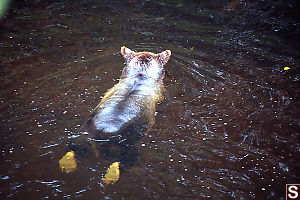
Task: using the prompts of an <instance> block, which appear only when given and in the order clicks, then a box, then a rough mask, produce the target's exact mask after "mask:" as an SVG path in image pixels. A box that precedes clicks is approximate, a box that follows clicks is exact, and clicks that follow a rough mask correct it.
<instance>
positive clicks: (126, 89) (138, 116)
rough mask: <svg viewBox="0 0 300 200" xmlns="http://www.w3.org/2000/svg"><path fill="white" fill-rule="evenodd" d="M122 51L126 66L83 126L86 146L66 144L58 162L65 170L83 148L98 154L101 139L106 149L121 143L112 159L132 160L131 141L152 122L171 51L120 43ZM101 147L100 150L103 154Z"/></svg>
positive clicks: (136, 139) (143, 132) (74, 163)
mask: <svg viewBox="0 0 300 200" xmlns="http://www.w3.org/2000/svg"><path fill="white" fill-rule="evenodd" d="M121 54H122V55H123V57H124V58H125V60H126V66H125V67H124V69H123V71H122V75H121V77H120V80H119V82H118V83H117V84H116V85H115V86H114V87H113V88H111V89H109V90H108V91H107V92H106V94H105V95H104V97H103V98H102V100H101V102H100V103H99V104H98V106H96V108H95V109H94V111H93V112H92V113H91V115H90V116H89V118H88V120H87V123H86V126H85V129H86V131H87V133H88V134H85V135H88V139H89V140H90V142H89V145H88V146H89V147H86V143H84V144H82V143H81V142H80V144H78V143H77V144H73V143H72V144H71V145H69V152H68V153H67V154H66V155H65V156H64V157H63V158H62V159H61V160H60V161H59V165H60V168H61V170H62V171H64V172H71V171H74V170H75V169H76V159H75V158H74V157H75V154H76V155H78V154H84V153H82V152H86V151H89V150H86V149H92V152H94V154H95V155H96V157H99V149H101V148H99V147H97V146H96V144H97V143H101V144H102V145H101V146H102V147H103V146H105V144H103V142H106V147H108V148H106V149H109V148H111V147H113V145H112V144H118V145H119V144H121V145H119V146H121V150H120V151H121V153H120V155H118V156H117V158H116V159H115V160H116V161H121V162H122V160H127V161H128V159H127V158H130V159H132V158H133V157H134V156H132V155H133V154H135V149H134V148H132V146H134V145H133V144H134V143H135V142H136V141H138V139H139V138H141V137H142V136H144V135H145V133H146V132H147V131H148V130H149V128H151V127H152V126H153V124H154V115H155V111H156V106H157V103H158V102H159V101H160V100H162V98H163V92H164V85H163V78H164V75H165V70H164V65H165V64H166V63H167V62H168V60H169V58H170V56H171V51H170V50H166V51H163V52H161V53H159V54H154V53H151V52H134V51H132V50H130V49H129V48H127V47H125V46H123V47H121ZM104 149H105V148H102V149H101V150H100V151H102V153H103V151H105V150H104ZM109 151H110V150H109ZM130 152H133V153H131V154H130ZM109 154H111V151H110V153H109Z"/></svg>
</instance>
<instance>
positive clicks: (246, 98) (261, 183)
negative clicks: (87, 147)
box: [0, 0, 300, 199]
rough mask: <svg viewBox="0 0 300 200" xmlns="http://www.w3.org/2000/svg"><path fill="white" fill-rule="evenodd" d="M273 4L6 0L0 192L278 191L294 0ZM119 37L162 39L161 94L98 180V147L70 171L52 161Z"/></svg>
mask: <svg viewBox="0 0 300 200" xmlns="http://www.w3.org/2000/svg"><path fill="white" fill-rule="evenodd" d="M274 2H275V1H274ZM276 2H277V3H275V4H273V2H272V1H269V2H265V3H264V2H257V1H241V2H239V1H225V0H224V1H221V0H219V1H202V2H201V3H199V2H197V1H167V0H156V1H154V0H153V1H151V0H148V1H113V0H112V1H100V0H98V1H97V0H86V1H85V0H82V1H68V0H66V1H58V0H53V1H43V0H41V1H20V2H18V3H17V2H13V3H12V7H11V10H10V12H9V15H8V16H7V17H6V18H5V19H4V20H2V21H1V22H0V26H1V27H0V30H1V33H0V65H1V66H0V67H1V68H0V90H1V93H0V133H1V135H0V141H1V142H0V148H1V154H0V155H1V156H0V166H1V168H0V199H24V198H25V197H26V199H285V184H286V183H300V177H299V173H297V172H299V165H300V163H299V159H300V154H299V151H300V140H299V130H300V129H299V126H300V120H299V94H300V89H299V80H300V74H299V55H300V51H299V49H300V48H299V37H298V33H299V21H297V17H298V14H297V9H298V8H297V7H296V6H297V5H296V3H295V2H296V1H294V3H293V1H292V2H289V4H285V3H282V2H281V1H276ZM268 3H269V4H268ZM123 45H126V46H128V47H130V48H131V49H134V50H136V51H142V50H147V51H152V52H155V53H158V52H160V51H162V50H166V49H170V50H171V51H172V56H171V59H170V61H169V62H168V64H167V65H166V70H167V77H166V78H165V85H166V88H167V94H166V99H167V101H166V102H165V103H164V104H163V105H160V106H159V109H158V112H157V115H156V124H155V126H154V127H153V129H152V130H151V131H150V133H149V134H148V135H146V136H144V137H143V138H142V139H141V140H140V141H139V142H138V143H137V144H136V146H137V150H138V158H137V160H136V162H135V163H134V164H133V165H132V166H131V167H128V168H126V169H125V170H123V171H122V172H121V176H120V180H119V181H118V182H117V183H116V184H114V185H111V186H106V185H104V184H103V183H102V181H101V179H102V177H103V174H105V171H106V169H107V168H108V166H109V165H110V164H111V162H110V161H109V160H108V159H105V158H102V159H98V160H97V159H95V158H93V157H89V156H87V157H86V158H82V159H80V160H79V166H78V169H77V171H75V172H74V173H69V174H65V173H62V172H61V171H60V169H59V166H58V160H59V159H60V158H61V157H62V156H63V155H64V154H65V151H66V146H65V145H66V143H67V142H68V141H69V140H70V138H72V136H74V135H75V134H77V133H78V131H79V130H80V126H82V125H83V124H84V122H85V121H86V119H87V117H88V116H89V114H90V113H91V111H92V110H93V108H94V107H95V106H96V105H97V104H98V103H99V102H100V100H101V97H102V96H103V94H104V92H105V91H106V90H107V89H109V88H111V87H112V86H113V85H114V84H116V83H117V82H118V78H119V76H120V74H121V70H122V67H123V66H124V59H123V58H122V56H121V54H120V53H119V51H120V47H121V46H123ZM285 67H289V68H290V69H289V70H284V68H285Z"/></svg>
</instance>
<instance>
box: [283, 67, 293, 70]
mask: <svg viewBox="0 0 300 200" xmlns="http://www.w3.org/2000/svg"><path fill="white" fill-rule="evenodd" d="M283 69H284V70H289V69H291V68H289V67H285V68H283Z"/></svg>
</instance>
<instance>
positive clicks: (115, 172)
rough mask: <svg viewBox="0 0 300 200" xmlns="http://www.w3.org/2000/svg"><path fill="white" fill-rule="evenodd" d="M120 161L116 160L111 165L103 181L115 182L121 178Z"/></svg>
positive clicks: (107, 182)
mask: <svg viewBox="0 0 300 200" xmlns="http://www.w3.org/2000/svg"><path fill="white" fill-rule="evenodd" d="M119 165H120V162H114V163H113V164H111V165H110V166H109V168H108V169H107V171H106V174H105V175H104V178H103V181H104V183H106V184H114V183H115V182H117V181H118V180H119V178H120V169H119Z"/></svg>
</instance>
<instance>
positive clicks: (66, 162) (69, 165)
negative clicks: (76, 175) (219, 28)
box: [59, 151, 77, 173]
mask: <svg viewBox="0 0 300 200" xmlns="http://www.w3.org/2000/svg"><path fill="white" fill-rule="evenodd" d="M59 167H60V169H61V171H62V172H65V173H69V172H73V171H74V170H75V169H76V167H77V164H76V159H75V153H74V151H69V152H68V153H66V155H64V157H62V159H60V160H59Z"/></svg>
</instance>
